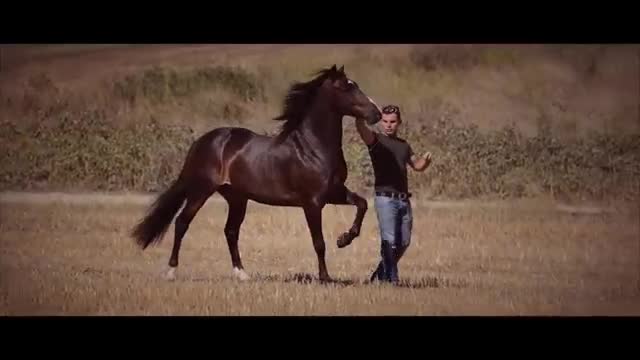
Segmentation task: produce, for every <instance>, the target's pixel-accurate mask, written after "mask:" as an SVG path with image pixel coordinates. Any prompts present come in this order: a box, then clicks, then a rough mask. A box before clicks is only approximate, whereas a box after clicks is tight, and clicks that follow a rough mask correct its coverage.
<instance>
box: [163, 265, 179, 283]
mask: <svg viewBox="0 0 640 360" xmlns="http://www.w3.org/2000/svg"><path fill="white" fill-rule="evenodd" d="M164 279H165V280H167V281H175V280H176V268H174V267H170V268H169V270H167V272H166V273H165V274H164Z"/></svg>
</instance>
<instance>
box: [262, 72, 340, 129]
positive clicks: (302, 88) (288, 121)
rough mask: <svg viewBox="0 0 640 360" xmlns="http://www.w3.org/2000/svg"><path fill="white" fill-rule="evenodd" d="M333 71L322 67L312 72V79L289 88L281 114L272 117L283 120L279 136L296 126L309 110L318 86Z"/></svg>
mask: <svg viewBox="0 0 640 360" xmlns="http://www.w3.org/2000/svg"><path fill="white" fill-rule="evenodd" d="M334 71H335V69H322V70H320V71H318V72H316V73H315V74H314V75H316V77H315V78H314V79H312V80H309V81H307V82H296V83H294V84H293V85H292V86H291V87H290V88H289V91H288V92H287V95H286V97H285V100H284V109H283V111H282V114H281V115H279V116H277V117H275V118H274V120H279V121H284V124H282V128H281V130H280V134H279V136H286V135H288V134H290V133H291V132H292V131H294V130H295V129H297V128H298V126H299V125H300V124H301V123H302V120H303V119H304V117H305V115H306V114H307V112H308V111H309V108H310V106H311V103H312V102H313V99H314V98H315V96H316V93H317V90H318V88H319V87H320V85H321V84H322V83H323V82H324V80H325V79H327V78H328V77H329V76H330V75H331V74H332V73H333V72H334Z"/></svg>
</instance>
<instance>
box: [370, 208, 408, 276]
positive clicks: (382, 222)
mask: <svg viewBox="0 0 640 360" xmlns="http://www.w3.org/2000/svg"><path fill="white" fill-rule="evenodd" d="M374 205H375V208H376V213H377V216H378V227H379V230H380V240H381V242H380V255H381V257H382V259H381V261H380V264H379V265H378V269H377V270H376V273H377V277H378V279H379V280H388V281H394V282H396V281H398V261H399V260H400V258H401V257H402V255H404V252H405V251H406V250H407V248H408V247H409V245H410V244H411V231H412V229H413V212H412V209H411V202H410V201H409V200H408V199H407V200H400V199H394V198H390V197H385V196H376V197H375V198H374Z"/></svg>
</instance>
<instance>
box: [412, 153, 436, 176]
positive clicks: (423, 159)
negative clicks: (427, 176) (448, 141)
mask: <svg viewBox="0 0 640 360" xmlns="http://www.w3.org/2000/svg"><path fill="white" fill-rule="evenodd" d="M409 165H411V167H412V168H413V169H414V170H416V171H425V170H426V169H427V168H428V167H429V165H431V153H430V152H427V153H426V154H424V155H422V156H417V155H411V157H410V158H409Z"/></svg>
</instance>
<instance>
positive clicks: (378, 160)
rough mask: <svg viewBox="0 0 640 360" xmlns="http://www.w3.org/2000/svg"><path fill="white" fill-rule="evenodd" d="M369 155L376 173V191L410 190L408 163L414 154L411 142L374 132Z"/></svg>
mask: <svg viewBox="0 0 640 360" xmlns="http://www.w3.org/2000/svg"><path fill="white" fill-rule="evenodd" d="M374 135H375V140H374V142H373V144H371V145H369V146H368V148H369V156H370V157H371V163H372V165H373V172H374V175H375V185H374V188H375V190H376V191H393V192H405V193H406V192H409V185H408V180H407V164H408V163H409V159H410V158H411V156H413V150H412V149H411V146H410V145H409V143H407V142H406V141H405V140H403V139H401V138H398V137H390V136H386V135H384V134H380V133H374Z"/></svg>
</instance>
